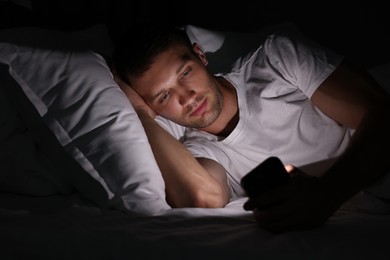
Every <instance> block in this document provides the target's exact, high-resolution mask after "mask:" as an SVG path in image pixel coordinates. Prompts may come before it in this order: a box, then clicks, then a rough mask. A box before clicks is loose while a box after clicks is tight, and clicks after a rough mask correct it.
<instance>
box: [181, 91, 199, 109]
mask: <svg viewBox="0 0 390 260" xmlns="http://www.w3.org/2000/svg"><path fill="white" fill-rule="evenodd" d="M177 95H178V96H179V103H180V104H181V105H182V106H185V105H187V104H190V103H191V102H193V101H194V99H195V96H196V92H195V91H194V90H192V89H188V88H180V90H178V91H177Z"/></svg>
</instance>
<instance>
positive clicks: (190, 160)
mask: <svg viewBox="0 0 390 260" xmlns="http://www.w3.org/2000/svg"><path fill="white" fill-rule="evenodd" d="M137 113H138V116H139V118H140V119H141V122H142V124H143V126H144V129H145V132H146V135H147V136H148V139H149V143H150V145H151V147H152V150H153V153H154V155H155V158H156V160H157V163H158V165H159V167H160V170H161V173H162V175H163V178H164V181H165V185H166V194H167V201H168V203H169V204H170V205H171V206H172V207H223V206H225V205H226V203H227V201H228V197H229V196H228V194H227V192H226V190H227V188H226V186H227V184H226V181H225V183H223V181H221V180H218V179H216V178H215V177H213V176H212V175H211V174H209V172H208V171H207V170H206V169H205V168H204V167H203V166H202V165H201V164H200V163H199V162H198V160H197V159H196V158H194V157H193V156H192V154H191V153H190V152H189V151H188V150H187V148H186V147H185V146H184V145H183V144H182V143H180V142H179V141H178V140H176V139H175V138H174V137H173V136H171V135H170V134H169V133H168V132H166V131H165V129H163V128H162V127H161V126H160V125H159V124H158V123H157V122H156V121H155V120H154V119H153V118H151V117H150V115H148V114H147V113H145V112H144V111H142V110H138V111H137Z"/></svg>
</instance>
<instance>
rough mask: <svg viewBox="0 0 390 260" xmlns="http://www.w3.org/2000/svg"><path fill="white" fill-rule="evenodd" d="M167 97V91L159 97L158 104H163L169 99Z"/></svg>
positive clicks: (168, 93) (168, 94)
mask: <svg viewBox="0 0 390 260" xmlns="http://www.w3.org/2000/svg"><path fill="white" fill-rule="evenodd" d="M169 96H170V92H169V91H167V92H164V93H163V94H162V95H161V97H160V100H159V102H160V103H163V102H165V101H167V100H168V98H169Z"/></svg>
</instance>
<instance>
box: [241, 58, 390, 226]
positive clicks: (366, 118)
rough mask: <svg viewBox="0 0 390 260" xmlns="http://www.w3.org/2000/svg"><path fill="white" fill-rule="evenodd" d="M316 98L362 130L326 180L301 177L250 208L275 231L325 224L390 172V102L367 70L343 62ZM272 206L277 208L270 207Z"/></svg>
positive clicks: (327, 109)
mask: <svg viewBox="0 0 390 260" xmlns="http://www.w3.org/2000/svg"><path fill="white" fill-rule="evenodd" d="M311 100H312V102H313V104H314V105H315V106H317V107H318V108H319V109H320V110H321V111H322V112H324V113H325V114H326V115H328V116H329V117H331V118H333V119H334V120H335V121H337V122H338V123H340V124H342V125H345V126H348V127H351V128H355V129H356V132H355V134H354V136H353V138H352V142H351V144H350V145H349V147H348V148H347V150H346V151H345V153H344V154H343V155H342V156H341V157H340V158H339V159H338V160H337V161H336V163H335V164H334V165H333V166H332V167H331V168H329V170H327V171H326V172H325V173H324V174H323V175H322V176H321V177H320V178H316V177H309V176H306V175H304V174H296V175H295V177H293V178H292V179H291V182H290V183H289V184H287V185H284V186H281V187H280V188H278V189H275V190H273V191H271V192H269V193H267V194H264V195H263V196H261V197H259V198H258V199H256V200H249V201H248V202H247V203H246V204H245V206H244V207H245V208H246V209H255V208H257V209H258V210H255V216H256V219H257V220H258V222H259V224H260V226H263V227H265V228H267V229H269V230H271V231H274V232H285V231H289V230H294V229H305V228H313V227H316V226H318V225H320V224H322V223H323V222H324V221H326V220H327V219H328V218H329V217H330V216H331V215H332V214H333V213H334V212H335V211H336V210H337V209H338V208H339V207H340V206H341V205H342V204H343V203H344V202H345V201H347V200H348V199H349V198H351V197H352V196H354V195H355V194H356V193H357V192H359V191H360V190H362V189H364V188H367V187H368V186H369V185H371V184H373V183H374V182H375V181H376V180H378V179H379V177H381V176H383V175H384V174H385V173H386V172H388V170H389V165H388V162H387V161H388V152H387V150H388V147H389V146H390V135H389V134H388V133H389V131H390V127H389V126H388V124H387V122H386V121H387V118H388V117H389V115H390V98H389V95H388V94H387V93H386V92H385V91H384V90H383V89H381V88H380V87H379V86H378V85H377V84H376V83H375V82H374V81H372V78H371V77H369V75H368V74H366V72H362V71H359V70H357V69H355V68H353V67H351V66H350V65H348V64H347V63H346V62H343V63H341V64H340V66H339V67H338V68H337V69H336V70H335V71H334V72H333V73H332V74H331V75H330V76H329V77H328V78H327V79H326V80H325V81H324V82H323V83H322V84H321V86H320V87H319V88H318V89H317V90H316V91H315V92H314V94H313V96H312V98H311ZM295 171H297V172H298V171H299V170H298V169H295ZM272 203H276V206H272V207H269V208H267V205H271V204H272Z"/></svg>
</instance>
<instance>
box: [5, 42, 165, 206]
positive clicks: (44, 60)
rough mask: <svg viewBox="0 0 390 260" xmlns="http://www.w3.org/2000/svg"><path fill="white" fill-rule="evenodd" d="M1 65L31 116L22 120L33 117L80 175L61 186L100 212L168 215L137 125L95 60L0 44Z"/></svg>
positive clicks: (78, 53)
mask: <svg viewBox="0 0 390 260" xmlns="http://www.w3.org/2000/svg"><path fill="white" fill-rule="evenodd" d="M0 62H1V63H4V64H7V65H8V66H9V73H10V74H11V76H12V77H13V78H14V79H15V81H16V82H17V83H18V84H19V85H20V87H21V89H22V90H23V93H24V94H25V95H26V96H27V97H28V100H29V101H30V102H31V103H32V104H33V106H34V108H35V110H36V111H26V110H24V111H23V114H24V117H27V118H28V117H29V115H30V114H31V113H34V112H35V113H36V112H38V113H39V116H40V118H41V119H42V120H43V122H44V124H45V127H48V128H49V129H50V130H51V132H52V133H53V134H54V136H55V137H56V140H57V141H58V143H59V145H60V146H61V147H63V149H64V150H65V151H66V152H67V153H68V154H69V155H70V156H71V158H73V159H74V160H75V161H76V162H77V163H78V164H79V165H80V166H81V167H82V169H83V170H84V172H83V171H77V172H73V171H71V172H66V173H61V174H63V175H65V176H60V177H61V178H62V179H61V178H60V179H61V180H67V181H68V182H69V183H70V184H71V185H72V186H73V187H74V188H75V189H76V190H77V191H78V192H80V194H82V195H84V196H85V197H86V198H89V199H90V200H92V201H93V202H95V203H97V204H98V205H106V206H110V207H115V208H118V209H123V210H127V211H135V212H139V213H145V214H159V213H161V212H162V211H165V210H167V209H169V208H170V207H169V206H168V204H167V203H166V201H165V186H164V182H163V179H162V176H161V173H160V170H159V168H158V166H157V163H156V161H155V158H154V156H153V153H152V150H151V147H150V145H149V143H148V139H147V136H146V134H145V132H144V130H143V127H142V124H141V122H140V120H139V119H138V116H137V114H136V113H135V111H134V109H133V108H132V106H131V104H130V103H129V101H128V99H127V97H126V96H125V94H124V93H123V92H122V91H121V90H120V88H119V86H118V85H117V84H116V83H115V81H114V80H113V76H112V74H111V71H110V69H109V67H108V65H107V63H106V61H105V60H104V59H103V57H102V56H101V55H99V54H97V53H95V52H92V51H59V50H49V49H42V48H35V47H25V46H19V45H16V44H11V43H0ZM32 124H37V122H32V123H30V127H32V128H37V127H36V126H34V125H32ZM31 125H32V126H31ZM39 138H40V140H41V141H42V142H44V141H45V140H43V139H44V138H45V137H44V136H42V135H41V136H40V137H39ZM39 138H38V139H39ZM57 167H61V166H60V165H58V166H57ZM82 174H85V176H80V175H82ZM46 177H47V179H52V178H53V176H46ZM61 180H59V181H61ZM92 190H93V191H94V192H92ZM102 193H103V194H102Z"/></svg>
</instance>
